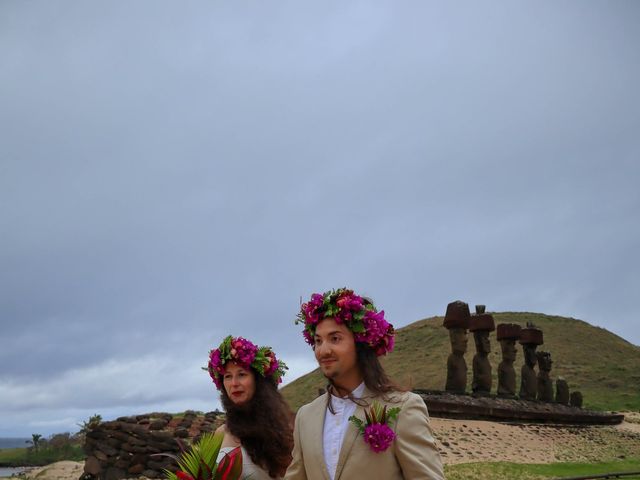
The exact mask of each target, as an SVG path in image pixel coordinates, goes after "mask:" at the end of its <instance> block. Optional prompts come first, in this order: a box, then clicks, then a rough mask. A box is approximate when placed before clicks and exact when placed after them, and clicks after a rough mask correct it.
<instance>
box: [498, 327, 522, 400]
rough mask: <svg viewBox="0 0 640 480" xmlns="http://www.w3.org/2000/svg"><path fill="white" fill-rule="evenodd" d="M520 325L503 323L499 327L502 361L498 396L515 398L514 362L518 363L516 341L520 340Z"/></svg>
mask: <svg viewBox="0 0 640 480" xmlns="http://www.w3.org/2000/svg"><path fill="white" fill-rule="evenodd" d="M520 330H521V328H520V325H517V324H515V323H501V324H499V325H498V329H497V337H498V341H499V342H500V347H501V348H502V361H501V362H500V365H498V396H499V397H504V398H515V396H516V371H515V369H514V368H513V362H515V361H516V355H517V354H518V349H517V348H516V340H518V339H519V338H520Z"/></svg>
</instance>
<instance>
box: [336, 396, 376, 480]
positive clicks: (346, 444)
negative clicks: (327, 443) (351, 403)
mask: <svg viewBox="0 0 640 480" xmlns="http://www.w3.org/2000/svg"><path fill="white" fill-rule="evenodd" d="M370 399H371V392H369V390H368V389H367V388H366V387H365V389H364V392H363V394H362V400H365V401H366V402H367V403H369V402H370ZM364 409H365V407H363V406H361V405H358V406H357V407H356V411H355V412H354V415H355V416H356V417H358V418H359V419H361V420H362V421H364V419H365V418H364ZM358 437H360V432H359V431H358V429H357V428H356V426H355V425H354V424H353V423H351V422H349V426H348V427H347V431H346V432H345V434H344V439H343V440H342V448H340V456H339V457H338V466H337V467H336V475H335V477H334V478H335V480H338V479H339V478H340V475H341V474H342V470H343V469H344V464H345V463H346V461H347V458H349V455H350V454H351V449H352V448H353V445H354V444H355V443H356V439H357V438H358ZM325 470H326V468H325Z"/></svg>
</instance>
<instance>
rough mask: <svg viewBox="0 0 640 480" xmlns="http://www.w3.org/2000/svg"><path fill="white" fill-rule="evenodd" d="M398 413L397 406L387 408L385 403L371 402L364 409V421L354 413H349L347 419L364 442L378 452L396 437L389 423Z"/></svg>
mask: <svg viewBox="0 0 640 480" xmlns="http://www.w3.org/2000/svg"><path fill="white" fill-rule="evenodd" d="M399 413H400V408H399V407H394V408H390V409H389V410H387V406H386V405H385V406H384V407H383V406H382V405H380V404H379V403H378V402H373V403H372V404H371V407H370V408H369V409H368V410H365V411H364V416H365V420H366V422H365V421H362V420H361V419H360V418H358V417H356V416H355V415H351V416H350V417H349V421H350V422H351V423H353V424H354V425H355V426H356V428H357V429H358V431H359V432H360V433H361V434H362V437H363V439H364V443H366V444H367V445H369V448H370V449H371V450H373V451H374V452H376V453H380V452H384V451H385V450H387V449H388V448H389V447H390V446H391V444H392V443H393V440H394V439H395V438H396V433H395V432H394V431H393V430H392V429H391V427H390V426H389V423H390V422H392V421H393V420H395V419H396V417H397V416H398V414H399Z"/></svg>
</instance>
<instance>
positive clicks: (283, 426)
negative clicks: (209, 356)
mask: <svg viewBox="0 0 640 480" xmlns="http://www.w3.org/2000/svg"><path fill="white" fill-rule="evenodd" d="M251 373H252V374H253V378H254V379H255V383H256V389H255V393H254V394H253V397H252V398H251V400H249V401H248V402H247V403H246V404H243V405H236V404H235V403H233V402H232V401H231V399H230V398H229V396H228V395H227V392H226V391H225V389H224V388H222V389H221V390H220V398H221V400H222V406H223V407H224V409H225V411H226V413H227V421H226V424H227V429H228V430H229V432H231V434H232V435H234V436H235V437H236V438H238V440H240V443H241V444H242V446H243V447H244V449H245V450H246V451H247V453H248V454H249V456H250V457H251V461H252V462H253V463H255V464H256V465H259V466H260V467H262V468H264V469H265V470H266V471H267V472H269V476H270V477H272V478H276V477H278V476H283V475H284V473H285V471H286V470H287V467H288V466H289V463H291V450H292V449H293V431H292V430H293V429H292V420H293V414H292V413H291V410H290V409H289V406H288V405H287V402H285V400H284V398H282V395H280V392H278V388H277V387H276V385H275V384H274V383H273V382H271V381H270V380H267V379H266V378H264V377H263V376H262V375H260V374H258V373H256V372H255V371H254V370H253V369H251Z"/></svg>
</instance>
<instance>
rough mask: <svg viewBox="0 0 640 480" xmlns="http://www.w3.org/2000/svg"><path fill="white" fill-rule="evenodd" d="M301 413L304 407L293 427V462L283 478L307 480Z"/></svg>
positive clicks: (300, 411) (285, 479) (286, 479)
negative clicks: (301, 434) (301, 439)
mask: <svg viewBox="0 0 640 480" xmlns="http://www.w3.org/2000/svg"><path fill="white" fill-rule="evenodd" d="M303 408H304V407H303ZM301 413H302V408H301V409H300V410H298V413H297V415H296V421H295V426H294V427H293V451H292V452H291V456H292V457H293V460H291V464H290V465H289V468H287V473H286V474H285V475H284V479H283V480H307V471H306V470H305V467H304V458H303V456H302V445H301V443H300V422H301V419H300V417H301Z"/></svg>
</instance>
